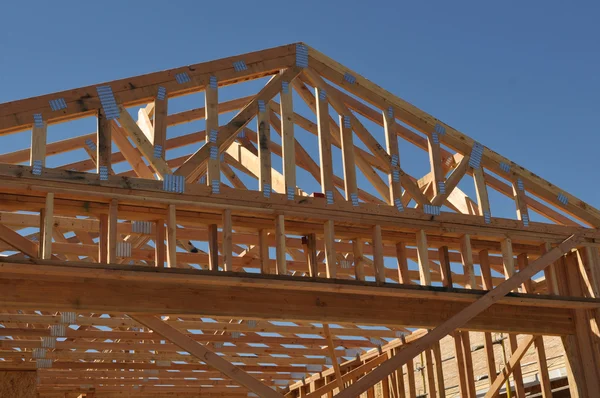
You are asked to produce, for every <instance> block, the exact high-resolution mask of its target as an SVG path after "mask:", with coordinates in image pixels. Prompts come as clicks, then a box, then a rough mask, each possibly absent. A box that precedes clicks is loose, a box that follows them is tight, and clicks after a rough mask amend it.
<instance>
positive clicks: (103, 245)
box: [98, 214, 108, 264]
mask: <svg viewBox="0 0 600 398" xmlns="http://www.w3.org/2000/svg"><path fill="white" fill-rule="evenodd" d="M98 221H99V223H100V235H98V262H99V263H101V264H106V263H108V243H107V242H108V215H107V214H100V216H99V217H98Z"/></svg>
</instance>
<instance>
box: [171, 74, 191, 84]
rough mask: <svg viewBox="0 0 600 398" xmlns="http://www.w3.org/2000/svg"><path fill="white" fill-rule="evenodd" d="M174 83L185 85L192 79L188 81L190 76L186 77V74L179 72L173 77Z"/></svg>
mask: <svg viewBox="0 0 600 398" xmlns="http://www.w3.org/2000/svg"><path fill="white" fill-rule="evenodd" d="M175 81H177V83H179V84H185V83H189V82H191V81H192V79H190V75H188V74H187V73H186V72H181V73H178V74H176V75H175Z"/></svg>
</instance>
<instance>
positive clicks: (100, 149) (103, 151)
mask: <svg viewBox="0 0 600 398" xmlns="http://www.w3.org/2000/svg"><path fill="white" fill-rule="evenodd" d="M97 118H98V126H97V131H96V173H98V174H100V170H101V169H102V168H104V167H106V170H107V171H108V172H109V174H111V172H112V123H111V122H110V120H107V119H106V116H105V115H104V113H103V112H98V115H97Z"/></svg>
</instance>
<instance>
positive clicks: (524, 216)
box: [521, 214, 529, 227]
mask: <svg viewBox="0 0 600 398" xmlns="http://www.w3.org/2000/svg"><path fill="white" fill-rule="evenodd" d="M521 221H523V226H524V227H528V226H529V214H521Z"/></svg>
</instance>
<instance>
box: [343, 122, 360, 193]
mask: <svg viewBox="0 0 600 398" xmlns="http://www.w3.org/2000/svg"><path fill="white" fill-rule="evenodd" d="M340 136H341V138H342V163H343V166H344V189H345V192H346V200H348V201H353V202H356V203H357V202H358V186H357V185H356V163H355V161H354V143H353V137H352V126H351V124H350V116H348V115H340Z"/></svg>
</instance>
